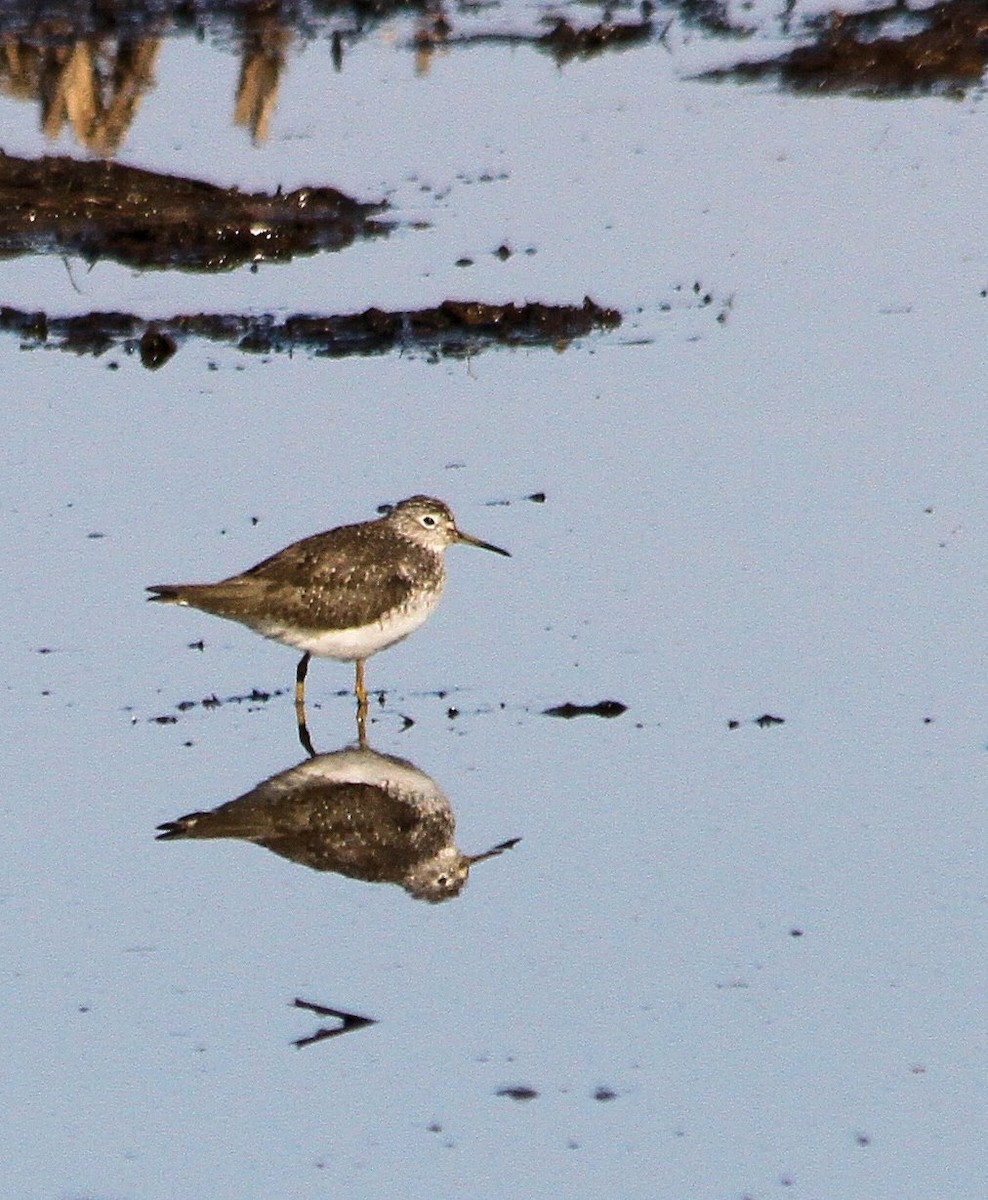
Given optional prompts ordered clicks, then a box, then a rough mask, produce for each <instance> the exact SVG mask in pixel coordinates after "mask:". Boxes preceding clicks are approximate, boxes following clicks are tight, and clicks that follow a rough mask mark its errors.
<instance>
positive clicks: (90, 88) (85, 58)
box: [0, 36, 161, 157]
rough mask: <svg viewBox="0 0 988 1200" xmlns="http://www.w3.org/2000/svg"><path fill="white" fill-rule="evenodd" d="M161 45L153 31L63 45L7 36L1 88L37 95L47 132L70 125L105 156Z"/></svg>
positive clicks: (146, 84)
mask: <svg viewBox="0 0 988 1200" xmlns="http://www.w3.org/2000/svg"><path fill="white" fill-rule="evenodd" d="M160 48H161V39H160V37H157V36H144V37H136V38H133V37H120V38H79V39H78V40H76V41H73V42H69V43H67V44H66V43H64V42H61V43H60V42H59V41H57V40H55V41H53V42H51V43H50V44H45V43H44V42H42V43H40V44H39V43H37V42H34V41H28V40H22V39H20V38H16V37H11V36H6V37H4V38H3V39H2V40H0V92H3V93H6V94H7V95H8V96H11V97H12V98H14V99H16V100H30V99H37V101H38V104H39V106H40V109H41V128H42V131H43V132H44V135H45V137H47V138H50V139H52V140H54V139H56V138H57V137H59V135H60V134H61V133H62V130H63V129H64V128H65V126H66V125H68V126H69V128H70V129H71V130H72V133H73V135H74V137H75V139H76V141H77V142H78V143H79V145H80V146H83V147H84V148H85V149H87V150H89V151H91V152H92V153H93V154H98V155H101V156H103V157H108V156H109V155H112V154H114V153H115V152H116V151H117V150H118V149H119V147H120V145H121V143H122V142H123V139H124V137H125V136H126V134H127V131H128V130H129V129H130V126H131V124H132V123H133V121H134V118H135V116H136V114H137V110H138V108H139V107H140V103H141V99H142V98H143V96H144V94H145V92H147V91H148V90H149V89H150V88H151V86H152V85H153V83H154V65H155V62H156V60H157V57H158V52H159V50H160Z"/></svg>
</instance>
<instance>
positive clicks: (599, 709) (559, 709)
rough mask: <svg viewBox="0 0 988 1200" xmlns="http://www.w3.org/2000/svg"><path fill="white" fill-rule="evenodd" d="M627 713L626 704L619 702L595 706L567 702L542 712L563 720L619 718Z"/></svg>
mask: <svg viewBox="0 0 988 1200" xmlns="http://www.w3.org/2000/svg"><path fill="white" fill-rule="evenodd" d="M627 711H628V706H627V704H622V703H621V701H620V700H599V701H598V702H597V703H596V704H574V703H573V702H572V701H570V700H567V701H566V703H565V704H557V705H556V706H555V707H554V708H546V709H543V710H542V712H543V716H546V717H563V718H564V719H565V720H570V719H572V718H573V717H619V716H620V715H621V714H622V713H623V712H627Z"/></svg>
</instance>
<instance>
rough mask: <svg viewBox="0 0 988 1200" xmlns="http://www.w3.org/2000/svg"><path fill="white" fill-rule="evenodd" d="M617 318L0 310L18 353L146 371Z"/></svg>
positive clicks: (508, 335) (458, 305)
mask: <svg viewBox="0 0 988 1200" xmlns="http://www.w3.org/2000/svg"><path fill="white" fill-rule="evenodd" d="M620 324H621V314H620V313H619V312H617V311H616V310H614V309H610V308H602V307H601V306H600V305H598V304H596V303H594V301H593V300H591V299H590V298H589V297H587V298H586V299H585V300H584V302H583V304H581V305H566V304H562V305H560V304H538V303H528V304H522V305H516V304H486V303H484V302H482V301H463V300H447V301H445V302H444V303H442V304H440V305H438V306H436V307H434V308H425V309H419V310H416V311H413V312H385V311H383V310H382V309H379V308H369V309H367V310H366V311H365V312H362V313H346V314H341V315H329V316H311V315H304V314H299V315H296V316H291V317H288V318H286V319H285V320H284V321H277V320H276V319H275V318H274V317H273V316H272V315H270V314H261V315H259V316H257V315H248V314H222V313H218V314H203V313H198V314H189V315H178V316H174V317H169V318H164V319H159V320H154V321H145V320H144V319H143V318H141V317H137V316H135V315H133V314H130V313H107V312H103V313H99V312H92V313H84V314H82V315H81V316H74V317H53V316H50V315H49V314H47V313H44V312H35V313H30V312H23V311H21V310H20V309H16V308H9V307H0V332H8V333H15V334H18V335H19V336H20V338H21V343H22V346H23V348H24V349H34V348H37V347H44V348H46V349H55V350H69V351H72V352H74V353H76V354H92V355H96V356H98V355H101V354H105V353H106V352H107V351H108V350H110V349H112V348H117V349H120V350H123V351H124V352H125V353H127V354H135V353H136V354H137V355H138V356H139V357H140V360H141V362H142V363H143V365H144V366H145V367H147V368H148V369H149V370H155V369H157V368H158V367H161V366H163V365H164V364H165V363H166V362H168V360H169V359H170V358H171V357H172V355H174V354H175V352H176V350H177V349H178V348H179V347H180V346H181V345H182V344H183V343H184V342H185V341H187V340H188V339H190V338H200V339H203V340H206V341H210V342H217V343H221V344H226V345H231V346H234V347H235V348H236V349H238V350H241V351H243V352H245V353H251V354H290V353H295V352H299V351H303V352H304V351H308V352H309V353H310V354H313V355H315V356H316V357H330V358H345V357H347V356H350V355H371V354H386V353H388V352H390V351H392V350H401V351H402V352H403V353H409V354H414V353H415V352H421V353H423V354H425V355H427V356H429V357H432V358H433V359H436V360H438V359H439V358H450V357H452V358H469V357H470V356H471V355H473V354H477V353H479V352H480V351H481V350H485V349H488V348H490V347H492V346H553V347H555V348H556V349H561V348H565V347H566V346H567V345H568V344H569V343H570V342H571V341H572V340H574V339H575V338H578V337H582V336H584V335H586V334H588V333H591V332H593V331H595V330H602V329H614V328H616V327H617V326H618V325H620Z"/></svg>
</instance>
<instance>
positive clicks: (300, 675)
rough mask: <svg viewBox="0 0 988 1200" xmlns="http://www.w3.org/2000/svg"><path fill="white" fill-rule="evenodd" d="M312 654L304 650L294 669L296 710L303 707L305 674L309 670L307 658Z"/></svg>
mask: <svg viewBox="0 0 988 1200" xmlns="http://www.w3.org/2000/svg"><path fill="white" fill-rule="evenodd" d="M311 657H312V655H311V654H310V653H309V652H308V650H306V652H305V653H304V654H303V655H302V657H301V658H300V659H299V664H298V667H297V668H296V670H295V708H296V710H298V709H300V708H304V707H305V676H306V674H307V673H308V670H309V659H310V658H311Z"/></svg>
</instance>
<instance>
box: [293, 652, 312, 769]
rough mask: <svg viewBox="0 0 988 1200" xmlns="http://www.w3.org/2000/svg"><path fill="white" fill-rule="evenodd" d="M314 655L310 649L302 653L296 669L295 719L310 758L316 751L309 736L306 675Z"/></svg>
mask: <svg viewBox="0 0 988 1200" xmlns="http://www.w3.org/2000/svg"><path fill="white" fill-rule="evenodd" d="M311 657H312V655H311V654H309V652H308V650H307V651H306V652H305V653H304V654H303V655H302V658H301V660H300V662H299V664H298V668H297V669H296V671H295V720H296V722H297V723H298V740H299V741H300V742H301V743H302V749H303V750H304V751H305V752H306V754H308V755H309V757H310V758H315V756H316V752H315V750H313V748H312V739H311V738H310V737H309V726H308V723H307V722H306V719H305V675H306V672H307V671H308V669H309V659H310V658H311Z"/></svg>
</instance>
